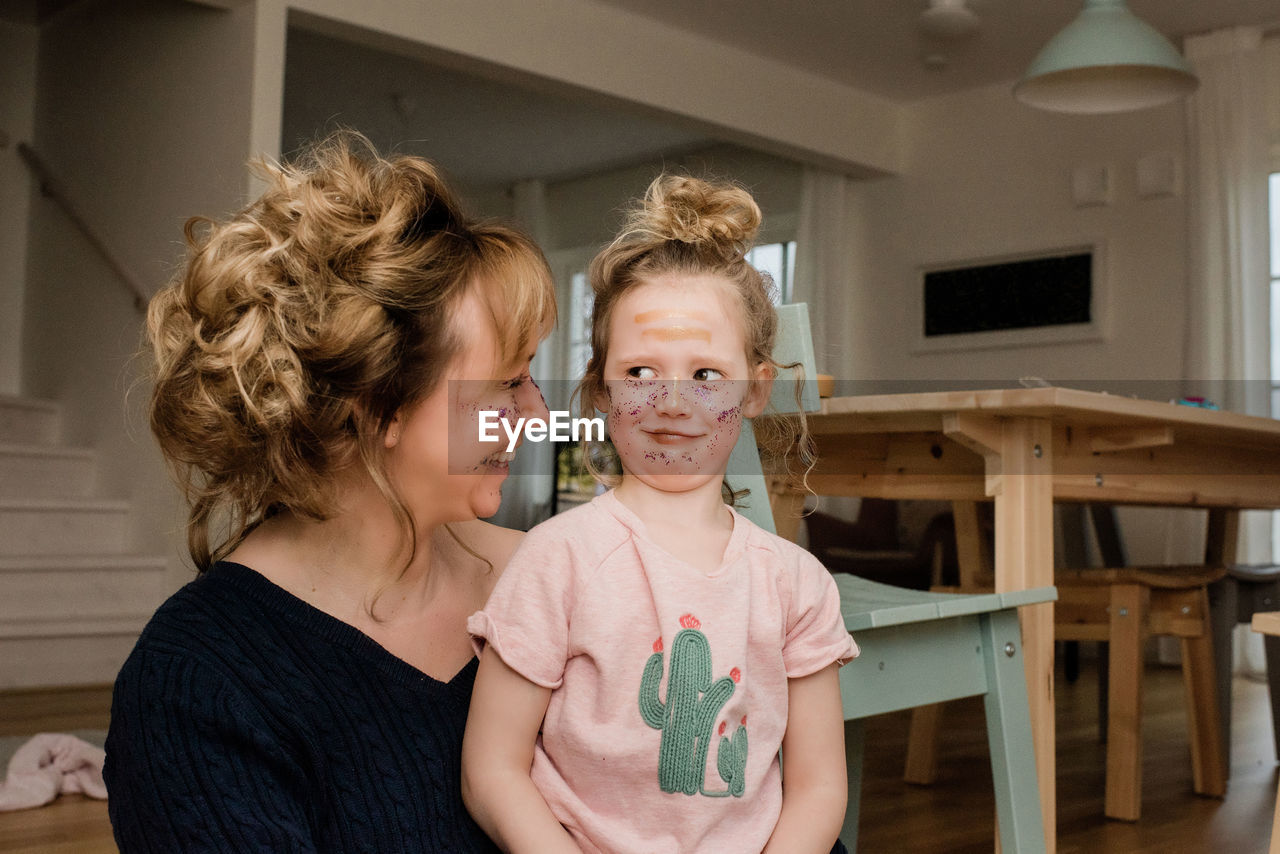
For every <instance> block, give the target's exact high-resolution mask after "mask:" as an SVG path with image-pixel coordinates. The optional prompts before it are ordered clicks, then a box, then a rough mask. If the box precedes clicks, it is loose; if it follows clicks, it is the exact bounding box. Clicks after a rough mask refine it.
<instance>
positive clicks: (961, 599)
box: [727, 305, 1055, 853]
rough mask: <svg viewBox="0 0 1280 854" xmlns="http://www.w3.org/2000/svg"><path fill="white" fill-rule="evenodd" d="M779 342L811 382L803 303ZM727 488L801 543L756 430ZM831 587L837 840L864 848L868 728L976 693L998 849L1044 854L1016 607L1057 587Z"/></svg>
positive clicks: (840, 581) (841, 582)
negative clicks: (840, 652)
mask: <svg viewBox="0 0 1280 854" xmlns="http://www.w3.org/2000/svg"><path fill="white" fill-rule="evenodd" d="M779 339H780V340H779V344H778V346H777V347H776V348H775V358H776V359H777V360H778V361H779V362H782V363H784V364H785V363H789V362H801V363H802V364H804V366H805V376H806V377H814V376H815V371H814V367H813V345H812V341H811V339H810V337H809V317H808V309H807V307H806V306H804V305H789V306H783V307H782V309H781V310H780V334H779ZM789 386H790V382H789V380H788V378H786V377H780V378H779V380H778V382H777V383H776V384H775V388H774V396H773V399H772V404H773V407H774V408H775V409H776V411H778V412H788V411H790V412H794V411H795V395H794V392H793V391H792V389H791V388H789ZM810 391H811V392H812V393H811V394H810ZM817 404H818V400H817V390H816V385H815V386H814V387H813V388H812V389H808V388H806V395H805V398H804V401H803V403H802V405H804V406H805V408H806V411H809V410H812V409H816V408H817ZM727 479H728V481H729V483H730V485H731V486H733V487H734V488H735V489H743V488H747V489H749V490H750V496H749V497H748V499H747V504H746V506H744V507H742V508H740V509H741V511H742V513H743V515H745V516H746V517H747V518H749V519H751V520H752V521H753V522H755V523H756V524H758V525H760V526H761V527H762V528H765V529H766V530H770V531H774V530H776V528H775V525H774V518H775V512H776V513H777V515H778V518H779V519H781V520H783V522H784V526H783V527H784V528H785V530H786V531H787V532H789V533H791V534H792V535H793V534H794V529H795V523H796V522H798V518H799V513H798V511H799V509H800V508H799V507H797V506H794V504H793V503H787V502H780V504H781V503H785V504H786V505H787V506H785V507H781V506H780V507H777V508H775V507H773V506H771V504H772V502H771V501H770V500H769V499H770V492H769V488H768V484H767V482H766V479H765V476H764V472H763V468H762V466H761V462H760V455H759V451H758V449H757V447H756V443H755V438H754V435H753V433H752V431H751V429H750V425H745V424H744V425H743V431H742V435H741V436H740V437H739V440H738V445H737V446H736V447H735V448H734V451H733V454H732V456H731V458H730V462H729V472H728V475H727ZM784 535H785V534H784ZM836 587H837V588H838V589H839V591H840V601H841V611H842V613H843V615H844V621H845V625H846V626H847V627H848V629H849V631H850V632H852V633H853V635H854V637H855V638H856V639H857V641H858V645H859V646H860V648H861V650H862V654H861V655H860V656H859V657H858V658H856V659H854V660H853V661H852V662H850V663H849V664H847V665H845V666H844V667H842V668H841V669H840V692H841V698H842V701H843V705H844V716H845V720H846V728H845V734H846V751H847V757H848V767H849V804H848V809H847V810H846V813H845V823H844V829H843V831H842V832H841V835H840V838H841V839H842V840H843V841H844V843H845V845H846V846H847V847H848V848H849V850H850V852H854V851H856V850H857V834H858V814H859V806H860V801H861V795H862V750H863V727H862V721H863V719H864V718H867V717H870V716H872V715H878V714H882V713H885V712H891V711H897V710H901V709H908V708H912V707H914V706H919V705H923V704H929V703H939V702H942V701H945V700H954V699H958V698H961V697H970V696H976V695H981V696H982V697H983V702H984V706H985V709H986V715H987V737H988V742H989V744H990V748H991V771H992V778H993V782H994V784H995V796H996V818H997V825H998V833H999V841H1000V844H1001V846H1002V850H1004V851H1009V852H1015V851H1016V852H1024V853H1025V852H1042V851H1045V850H1046V845H1045V838H1044V824H1043V821H1042V817H1041V812H1040V810H1041V806H1040V790H1039V784H1038V782H1037V777H1036V767H1035V750H1034V746H1033V742H1032V737H1031V718H1030V713H1029V712H1028V707H1027V685H1026V677H1025V673H1024V670H1023V663H1022V657H1021V656H1020V655H1019V651H1020V650H1021V649H1022V637H1021V631H1020V628H1019V624H1018V612H1017V608H1018V606H1021V605H1032V604H1037V603H1040V602H1049V601H1052V600H1053V599H1054V595H1055V594H1054V589H1053V588H1052V587H1045V588H1039V589H1036V590H1024V591H1018V592H1015V593H987V594H978V595H948V594H940V593H929V592H924V591H919V590H906V589H903V588H899V587H892V586H890V585H886V584H878V583H876V582H872V581H867V580H865V579H861V578H857V577H855V576H851V575H845V574H841V575H839V576H837V577H836Z"/></svg>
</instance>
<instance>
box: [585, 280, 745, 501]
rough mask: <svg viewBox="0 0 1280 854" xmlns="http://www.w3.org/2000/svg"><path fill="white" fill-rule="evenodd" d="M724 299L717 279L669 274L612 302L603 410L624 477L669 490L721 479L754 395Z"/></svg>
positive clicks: (736, 327)
mask: <svg viewBox="0 0 1280 854" xmlns="http://www.w3.org/2000/svg"><path fill="white" fill-rule="evenodd" d="M733 299H734V297H733V296H732V294H731V292H730V291H729V289H728V288H727V287H726V286H725V282H724V280H723V279H721V278H719V277H716V276H706V275H678V276H677V275H668V276H661V277H657V278H655V279H654V280H653V281H651V282H648V283H646V284H644V285H641V286H639V287H637V288H635V289H633V290H632V291H630V292H629V293H628V294H626V295H625V296H624V297H623V298H622V299H621V300H620V301H619V303H618V305H617V307H616V309H615V310H614V312H613V316H612V320H611V326H610V335H609V353H608V354H607V356H606V359H605V371H604V375H605V385H606V395H607V401H605V403H606V404H607V406H606V407H602V408H604V409H605V412H606V417H607V419H608V423H609V435H610V438H611V439H612V440H613V443H614V446H615V448H617V451H618V455H619V458H620V459H621V461H622V466H623V469H624V471H625V473H626V474H627V475H631V476H635V477H638V478H640V479H641V480H643V481H645V482H646V483H650V485H651V486H656V487H657V488H660V489H663V490H668V491H669V490H676V491H685V490H686V489H691V488H695V487H696V486H697V485H699V484H701V483H705V482H707V481H708V480H718V479H719V478H721V477H723V475H724V471H725V468H726V466H727V465H728V460H729V455H730V452H731V451H732V450H733V446H734V444H735V443H736V442H737V440H738V434H739V432H740V431H741V428H742V418H743V417H744V404H745V403H746V402H747V400H748V397H749V396H750V394H751V391H752V389H753V383H751V382H750V379H751V371H750V370H749V367H748V365H747V360H746V347H745V344H744V342H743V339H742V331H741V329H740V323H739V321H738V320H737V315H736V312H735V311H734V308H735V306H734V305H733V303H732V300H733ZM751 414H754V413H751Z"/></svg>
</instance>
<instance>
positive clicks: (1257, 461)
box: [772, 387, 1280, 852]
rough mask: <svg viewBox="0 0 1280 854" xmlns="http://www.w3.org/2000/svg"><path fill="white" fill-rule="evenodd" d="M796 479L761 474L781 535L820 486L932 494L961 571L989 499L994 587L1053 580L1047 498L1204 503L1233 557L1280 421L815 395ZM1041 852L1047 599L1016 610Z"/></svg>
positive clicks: (1023, 398)
mask: <svg viewBox="0 0 1280 854" xmlns="http://www.w3.org/2000/svg"><path fill="white" fill-rule="evenodd" d="M808 424H809V429H810V430H811V431H812V434H813V439H814V443H815V446H816V452H817V457H816V464H815V466H814V468H813V469H812V471H810V472H809V474H808V477H807V489H806V488H805V487H804V486H802V485H801V484H800V483H799V482H798V481H797V480H796V479H794V478H792V479H789V480H788V479H782V478H780V479H777V480H775V481H773V487H772V491H773V493H774V494H773V496H772V498H773V507H774V513H775V518H776V521H777V525H778V532H779V533H780V534H781V535H783V536H789V537H791V538H794V537H795V535H796V533H797V530H798V526H799V518H800V513H799V505H800V504H802V503H803V501H804V499H805V497H806V495H807V494H808V491H809V490H811V491H812V492H814V493H817V494H818V495H832V496H861V497H878V498H900V499H906V498H910V499H943V500H948V501H952V502H953V506H954V507H955V509H956V533H957V545H958V557H959V560H960V565H961V573H962V576H964V575H972V574H973V573H975V572H978V571H980V568H981V567H982V566H983V563H984V556H983V550H984V549H987V548H990V547H989V546H988V545H987V542H988V540H987V538H985V537H984V536H982V535H981V533H980V531H979V522H978V514H977V512H976V507H977V502H983V501H994V503H995V537H994V555H991V556H989V557H988V558H987V560H988V561H990V562H993V563H994V581H995V589H996V590H997V591H998V592H1007V591H1015V590H1026V589H1031V588H1034V587H1041V586H1045V585H1050V584H1053V566H1054V563H1053V555H1054V549H1053V504H1054V502H1055V501H1062V502H1105V503H1112V504H1138V505H1152V506H1167V507H1200V508H1207V509H1209V511H1210V512H1209V514H1208V515H1209V529H1208V536H1207V546H1206V561H1207V562H1211V563H1219V564H1221V563H1231V562H1233V561H1234V560H1235V543H1236V539H1237V536H1236V535H1237V532H1238V525H1239V511H1240V510H1242V509H1280V421H1276V420H1273V419H1269V418H1259V417H1255V416H1247V415H1240V414H1236V413H1231V412H1224V411H1217V410H1210V409H1204V408H1199V407H1193V406H1185V405H1175V404H1173V403H1169V402H1160V401H1152V400H1140V399H1135V398H1130V397H1125V396H1121V395H1115V394H1107V393H1102V392H1092V391H1081V390H1077V389H1070V388H1057V387H1048V388H1030V389H1026V388H1017V389H993V390H980V391H943V392H919V393H908V394H884V395H861V396H854V397H834V398H828V399H824V400H823V401H822V402H821V409H820V411H819V412H817V413H813V414H810V415H809V417H808ZM1021 620H1022V633H1023V650H1024V663H1025V668H1026V675H1027V688H1028V692H1029V697H1028V701H1029V706H1030V710H1031V720H1032V730H1033V734H1034V741H1035V751H1036V764H1037V774H1038V780H1039V785H1040V796H1041V807H1042V812H1043V818H1044V828H1045V834H1046V845H1047V850H1048V851H1050V852H1053V851H1054V850H1055V849H1056V844H1055V843H1056V820H1055V810H1056V786H1055V768H1056V763H1055V756H1054V737H1055V732H1054V684H1053V655H1054V652H1053V639H1054V626H1053V605H1052V603H1045V604H1040V605H1031V606H1027V607H1025V608H1023V609H1021Z"/></svg>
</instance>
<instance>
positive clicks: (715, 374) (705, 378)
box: [693, 368, 724, 383]
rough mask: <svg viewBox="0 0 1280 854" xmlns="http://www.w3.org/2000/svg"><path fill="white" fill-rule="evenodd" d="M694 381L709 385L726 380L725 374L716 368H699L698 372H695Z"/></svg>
mask: <svg viewBox="0 0 1280 854" xmlns="http://www.w3.org/2000/svg"><path fill="white" fill-rule="evenodd" d="M693 379H694V380H695V381H696V382H700V383H709V382H714V381H715V380H722V379H724V374H722V373H720V372H719V371H717V370H716V369H715V368H698V370H696V371H694V372H693Z"/></svg>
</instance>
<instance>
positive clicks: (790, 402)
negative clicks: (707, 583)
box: [725, 302, 819, 533]
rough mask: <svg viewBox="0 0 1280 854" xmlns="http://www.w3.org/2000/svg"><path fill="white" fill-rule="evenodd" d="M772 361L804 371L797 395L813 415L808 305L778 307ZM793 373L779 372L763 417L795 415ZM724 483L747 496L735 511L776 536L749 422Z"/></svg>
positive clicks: (815, 374)
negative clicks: (770, 413) (775, 414)
mask: <svg viewBox="0 0 1280 854" xmlns="http://www.w3.org/2000/svg"><path fill="white" fill-rule="evenodd" d="M773 360H774V361H775V362H778V363H779V364H782V365H790V364H792V363H797V364H799V365H800V370H801V371H803V372H804V373H803V376H804V388H803V390H802V392H801V395H800V408H801V409H803V411H805V412H816V411H817V409H818V407H819V402H818V371H817V365H816V362H815V360H814V355H813V333H812V332H811V331H810V328H809V306H808V305H807V304H806V303H802V302H801V303H791V304H789V305H782V306H779V307H778V338H777V341H776V343H775V344H774V347H773ZM795 381H796V372H795V371H788V370H782V371H779V372H778V378H777V379H775V380H774V381H773V393H772V394H771V395H770V397H769V405H768V407H766V409H765V412H766V414H767V413H769V412H776V413H779V414H787V413H790V412H796V411H797V407H796V387H795ZM725 480H727V481H728V482H729V486H730V487H732V488H733V489H735V490H741V489H746V490H748V491H749V493H750V494H749V495H748V496H747V497H746V498H745V499H744V500H743V502H742V506H739V507H738V508H737V509H738V512H739V513H741V514H742V515H743V516H746V517H747V518H748V519H750V520H751V521H752V522H755V523H756V524H757V525H759V526H760V527H761V528H764V529H765V530H766V531H769V532H770V533H777V529H776V527H775V526H774V524H773V510H772V508H771V507H770V506H769V487H768V484H767V482H766V481H765V477H764V467H763V466H761V464H760V451H759V449H758V448H757V446H756V436H755V432H754V431H753V430H752V429H751V423H750V422H749V421H743V422H742V431H741V432H740V433H739V434H738V443H737V444H736V445H734V447H733V452H732V453H731V454H730V455H729V466H728V471H727V473H726V474H725Z"/></svg>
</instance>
